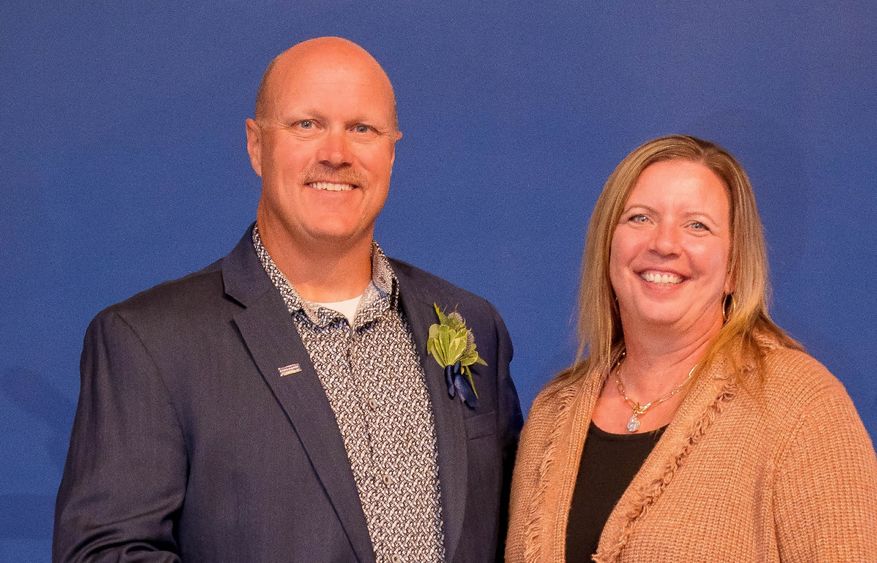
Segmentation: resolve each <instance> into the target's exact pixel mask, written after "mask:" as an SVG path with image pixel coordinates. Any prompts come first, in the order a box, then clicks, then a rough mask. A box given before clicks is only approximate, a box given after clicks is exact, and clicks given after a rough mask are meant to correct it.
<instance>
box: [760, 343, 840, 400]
mask: <svg viewBox="0 0 877 563" xmlns="http://www.w3.org/2000/svg"><path fill="white" fill-rule="evenodd" d="M763 370H764V372H763V373H762V374H761V381H762V384H763V386H764V391H765V393H766V394H767V395H769V396H770V395H774V394H780V395H782V396H783V397H785V400H786V401H790V402H792V403H803V404H807V403H810V402H811V401H813V400H815V399H817V398H819V397H825V396H826V395H841V396H844V397H845V396H847V393H846V390H845V389H844V386H843V384H842V383H841V382H840V380H838V378H837V377H835V376H834V374H832V373H831V372H830V371H828V368H826V367H825V366H824V365H823V364H822V363H821V362H819V360H817V359H816V358H814V357H813V356H811V355H810V354H808V353H806V352H804V351H802V350H796V349H793V348H787V347H774V348H768V349H767V350H765V354H764V364H763Z"/></svg>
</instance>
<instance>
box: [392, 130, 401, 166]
mask: <svg viewBox="0 0 877 563" xmlns="http://www.w3.org/2000/svg"><path fill="white" fill-rule="evenodd" d="M401 138H402V132H401V131H399V130H396V132H395V133H393V148H392V151H393V154H392V156H390V166H393V163H395V162H396V143H397V142H399V139H401Z"/></svg>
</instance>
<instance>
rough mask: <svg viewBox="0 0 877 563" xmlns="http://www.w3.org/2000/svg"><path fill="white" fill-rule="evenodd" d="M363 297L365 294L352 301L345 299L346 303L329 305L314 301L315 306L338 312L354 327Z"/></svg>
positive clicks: (340, 302)
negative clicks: (354, 320)
mask: <svg viewBox="0 0 877 563" xmlns="http://www.w3.org/2000/svg"><path fill="white" fill-rule="evenodd" d="M362 295H363V294H359V295H357V296H356V297H353V298H351V299H345V300H344V301H332V302H329V303H322V302H319V301H314V302H313V304H314V305H316V306H318V307H325V308H327V309H332V310H333V311H338V312H339V313H341V314H342V315H344V316H345V317H347V322H348V323H350V326H353V319H354V318H355V317H356V309H357V308H358V307H359V302H360V301H361V300H362Z"/></svg>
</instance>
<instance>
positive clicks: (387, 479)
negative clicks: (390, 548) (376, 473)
mask: <svg viewBox="0 0 877 563" xmlns="http://www.w3.org/2000/svg"><path fill="white" fill-rule="evenodd" d="M381 481H383V482H384V485H386V486H388V487H389V486H390V485H392V484H393V476H392V475H390V474H389V473H384V476H383V477H381ZM393 557H399V556H398V555H394V556H393Z"/></svg>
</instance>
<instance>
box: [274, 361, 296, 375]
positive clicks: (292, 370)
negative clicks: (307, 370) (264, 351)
mask: <svg viewBox="0 0 877 563" xmlns="http://www.w3.org/2000/svg"><path fill="white" fill-rule="evenodd" d="M277 371H279V372H280V377H286V376H287V375H293V374H296V373H298V372H300V371H301V366H300V365H298V364H289V365H288V366H283V367H280V368H277Z"/></svg>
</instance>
